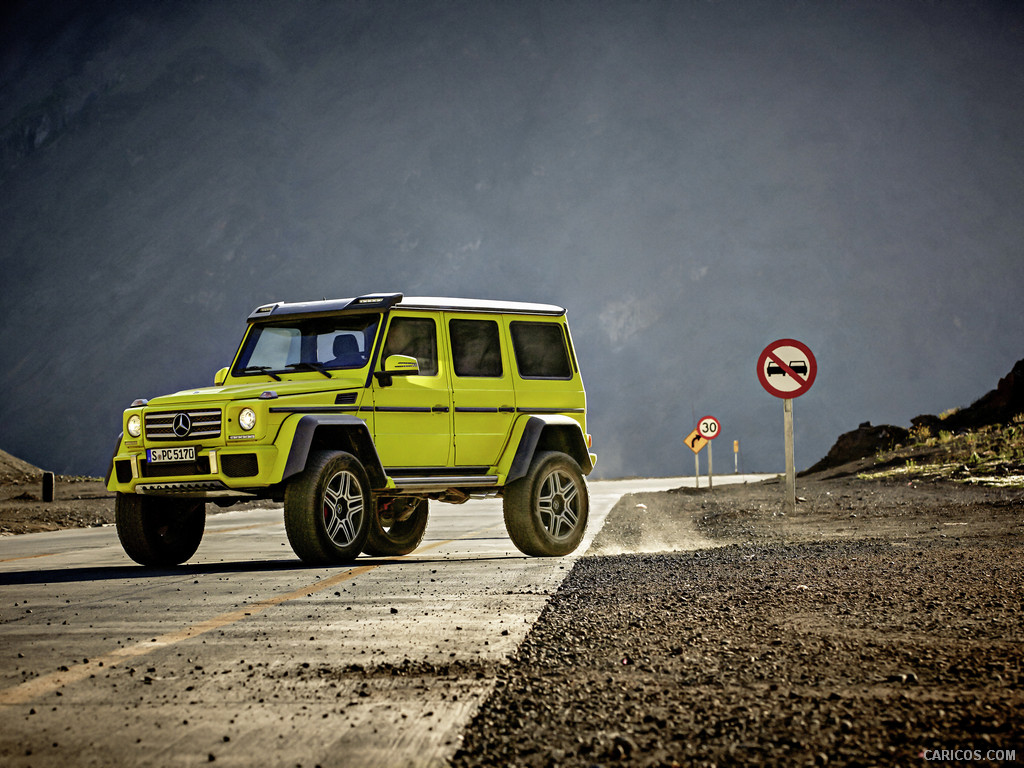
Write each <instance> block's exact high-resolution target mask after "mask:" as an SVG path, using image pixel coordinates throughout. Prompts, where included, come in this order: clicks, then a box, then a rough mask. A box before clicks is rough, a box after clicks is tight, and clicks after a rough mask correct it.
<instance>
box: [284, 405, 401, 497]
mask: <svg viewBox="0 0 1024 768" xmlns="http://www.w3.org/2000/svg"><path fill="white" fill-rule="evenodd" d="M321 448H324V449H329V448H335V449H337V450H343V451H348V452H349V453H351V454H353V455H354V456H355V457H356V458H358V459H359V461H361V462H362V464H363V467H364V468H365V469H366V474H367V475H368V476H369V478H370V485H371V486H372V487H373V488H384V487H385V486H386V485H387V482H388V477H387V473H386V472H384V465H383V464H381V461H380V456H379V455H378V454H377V446H376V445H375V444H374V442H373V436H372V435H371V434H370V428H369V427H367V426H366V422H365V421H363V420H362V419H360V418H358V417H357V416H348V415H345V414H309V415H306V416H303V417H302V418H300V419H299V423H298V424H297V425H296V426H295V434H294V435H293V436H292V444H291V447H290V448H289V450H288V460H287V461H286V462H285V466H284V474H282V475H281V480H282V482H283V481H285V480H287V479H288V478H289V477H292V476H294V475H297V474H299V473H300V472H302V470H304V469H305V468H306V460H307V459H308V458H309V452H310V451H311V450H318V449H321Z"/></svg>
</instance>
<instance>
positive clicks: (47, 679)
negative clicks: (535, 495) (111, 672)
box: [0, 525, 497, 707]
mask: <svg viewBox="0 0 1024 768" xmlns="http://www.w3.org/2000/svg"><path fill="white" fill-rule="evenodd" d="M496 527H497V525H490V526H488V527H486V528H481V529H480V530H477V531H472V532H471V533H467V534H465V535H463V536H459V537H458V538H455V539H445V540H444V541H438V542H435V543H433V544H428V545H426V546H423V547H420V549H419V550H417V551H423V550H427V549H436V548H437V547H442V546H444V545H445V544H451V543H452V542H455V541H458V540H459V539H464V538H469V537H471V536H477V535H479V534H481V533H484V532H486V531H489V530H491V529H493V528H496ZM40 557H42V555H40ZM382 565H385V563H376V564H372V565H361V566H357V567H355V568H350V569H349V570H347V571H344V572H343V573H339V574H336V575H334V576H331V577H330V578H328V579H324V580H323V581H317V582H315V583H313V584H308V585H306V586H304V587H300V588H299V589H295V590H292V591H291V592H287V593H285V594H283V595H278V596H276V597H271V598H268V599H267V600H261V601H260V602H258V603H253V604H251V605H246V606H243V607H241V608H238V609H237V610H234V611H229V612H228V613H222V614H221V615H219V616H214V617H213V618H212V619H207V620H206V621H201V622H199V623H198V624H192V625H191V626H188V627H185V628H183V629H179V630H177V631H175V632H168V633H167V634H163V635H160V636H159V637H155V638H153V639H152V640H150V641H149V642H143V643H136V644H135V645H130V646H126V647H124V648H118V649H116V650H114V651H111V652H110V653H108V654H106V655H104V656H101V657H99V658H97V659H90V660H89V661H86V662H82V663H81V664H76V665H74V666H73V667H68V668H66V669H63V670H58V671H57V672H51V673H50V674H48V675H42V676H40V677H36V678H33V679H32V680H27V681H25V682H24V683H20V684H18V685H14V686H11V687H10V688H5V689H3V690H0V707H5V706H6V707H9V706H13V705H16V704H24V703H26V702H29V701H33V700H34V699H38V698H40V697H41V696H44V695H45V694H47V693H50V692H52V691H55V690H57V689H58V688H61V687H62V686H65V685H70V684H71V683H77V682H79V681H80V680H85V679H86V678H88V677H89V676H90V675H95V674H96V673H97V672H98V671H99V670H101V669H109V668H110V667H116V666H117V665H118V664H122V663H124V662H126V661H128V660H130V659H134V658H137V657H139V656H145V655H147V654H149V653H152V652H153V651H155V650H157V649H160V648H166V647H167V646H170V645H175V644H176V643H180V642H182V641H184V640H190V639H192V638H193V637H198V636H199V635H204V634H206V633H207V632H212V631H213V630H215V629H221V628H223V627H226V626H227V625H229V624H234V623H236V622H239V621H242V620H243V619H247V618H250V617H252V616H256V615H258V614H260V613H263V612H264V611H266V610H267V609H268V608H273V607H274V606H276V605H281V604H282V603H287V602H289V601H290V600H297V599H299V598H303V597H308V596H310V595H313V594H315V593H317V592H322V591H323V590H325V589H330V588H331V587H333V586H335V585H337V584H340V583H341V582H343V581H347V580H348V579H352V578H355V577H356V576H360V575H362V574H364V573H367V572H368V571H372V570H374V569H376V568H380V567H381V566H382Z"/></svg>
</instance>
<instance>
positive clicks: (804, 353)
mask: <svg viewBox="0 0 1024 768" xmlns="http://www.w3.org/2000/svg"><path fill="white" fill-rule="evenodd" d="M817 375H818V362H817V361H816V360H815V359H814V354H813V353H812V352H811V350H810V349H809V348H808V346H807V345H806V344H804V343H802V342H799V341H797V340H796V339H778V340H776V341H773V342H772V343H771V344H769V345H768V346H767V347H765V348H764V351H762V352H761V356H760V357H759V358H758V359H757V379H758V381H760V382H761V386H762V387H764V388H765V389H766V390H767V391H768V394H770V395H774V396H775V397H781V398H783V399H784V400H791V399H792V398H794V397H800V395H802V394H804V392H806V391H807V390H808V389H810V388H811V385H812V384H813V383H814V378H815V377H816V376H817Z"/></svg>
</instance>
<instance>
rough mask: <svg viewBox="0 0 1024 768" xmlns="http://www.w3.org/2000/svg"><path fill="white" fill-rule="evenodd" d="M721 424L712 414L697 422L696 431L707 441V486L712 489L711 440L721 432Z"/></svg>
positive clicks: (713, 483) (713, 482) (713, 484)
mask: <svg viewBox="0 0 1024 768" xmlns="http://www.w3.org/2000/svg"><path fill="white" fill-rule="evenodd" d="M721 430H722V425H721V424H719V423H718V419H716V418H715V417H714V416H705V417H704V418H703V419H701V420H700V421H698V422H697V433H698V434H699V435H700V436H701V437H703V438H705V440H707V441H708V488H709V489H713V488H714V487H715V481H714V479H713V478H714V471H713V470H712V468H711V441H712V440H714V439H715V438H716V437H718V433H719V432H721Z"/></svg>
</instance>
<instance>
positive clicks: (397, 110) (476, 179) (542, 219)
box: [0, 0, 1024, 477]
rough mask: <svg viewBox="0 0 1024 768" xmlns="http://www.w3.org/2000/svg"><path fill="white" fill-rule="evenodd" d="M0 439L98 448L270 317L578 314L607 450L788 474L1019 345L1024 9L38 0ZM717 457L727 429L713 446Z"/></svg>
mask: <svg viewBox="0 0 1024 768" xmlns="http://www.w3.org/2000/svg"><path fill="white" fill-rule="evenodd" d="M5 8H6V10H4V11H2V12H0V13H2V16H0V18H2V26H0V30H2V31H0V127H2V133H0V448H2V449H4V450H6V451H8V452H10V453H13V454H15V455H17V456H19V457H21V458H24V459H26V460H28V461H31V462H32V463H34V464H37V465H40V466H42V467H44V468H48V469H52V470H55V471H58V472H74V473H90V474H103V473H104V472H105V471H106V466H107V461H108V459H109V456H110V453H111V452H112V450H113V447H114V441H115V438H116V436H117V434H118V432H119V431H120V412H121V410H122V409H123V408H124V407H126V406H127V405H128V404H129V403H130V402H131V401H132V400H133V399H134V398H136V397H152V396H154V395H157V394H161V393H165V392H169V391H173V390H176V389H180V388H184V387H190V386H195V385H200V384H208V383H211V382H212V378H213V373H214V371H215V370H216V369H217V368H219V367H221V366H222V365H226V364H227V363H228V362H229V360H230V357H231V355H232V353H233V351H234V349H235V346H236V344H237V342H238V340H239V338H240V336H241V333H242V331H243V329H244V319H245V316H246V314H247V313H248V312H249V311H250V310H251V309H252V308H253V307H255V306H256V305H258V304H260V303H263V302H266V301H269V300H276V299H283V300H291V301H294V300H305V299H313V298H321V297H324V296H327V297H343V296H352V295H357V294H360V293H365V292H371V291H402V292H405V293H406V294H407V295H416V294H421V295H422V294H427V295H435V294H436V295H454V296H471V297H484V298H496V299H522V300H535V301H544V302H552V303H556V304H561V305H563V306H565V307H567V308H568V310H569V318H570V323H571V326H572V329H573V334H574V338H575V342H576V347H577V353H578V357H579V360H580V364H581V367H582V369H583V373H584V381H585V383H586V386H587V390H588V393H589V396H590V409H591V410H590V414H591V417H590V429H591V431H592V432H593V434H594V437H595V445H594V447H595V450H596V451H597V452H598V454H599V465H598V471H599V474H600V475H601V476H605V477H612V476H621V475H631V474H639V475H648V474H650V475H667V474H674V473H691V472H692V471H693V459H692V454H691V453H690V452H689V450H687V449H686V448H685V447H684V446H683V444H682V438H683V437H684V436H685V435H686V433H688V432H689V431H690V430H691V429H692V428H693V427H694V426H695V422H696V419H698V418H700V417H701V416H704V415H706V414H712V415H715V416H716V417H718V418H719V420H720V421H721V423H722V434H721V439H719V440H718V441H717V443H716V445H717V447H718V450H717V451H716V456H715V458H716V462H715V467H716V470H718V471H731V470H732V465H733V457H732V441H733V440H736V439H738V440H740V441H741V468H742V469H743V470H746V471H781V470H782V469H783V466H784V460H783V451H782V448H783V445H782V402H781V401H780V400H777V399H775V398H773V397H771V396H770V395H768V394H767V393H766V392H765V391H764V390H763V389H762V388H761V386H760V384H759V383H758V381H757V377H756V374H755V370H754V368H755V363H756V361H757V356H758V354H759V353H760V351H761V349H762V348H763V347H764V346H765V345H766V344H767V343H768V342H770V341H772V340H774V339H776V338H780V337H793V338H796V339H799V340H801V341H803V342H805V343H806V344H808V345H809V346H810V348H811V349H812V350H813V351H814V353H815V354H816V356H817V359H818V363H819V373H818V378H817V381H816V382H815V384H814V387H813V388H812V389H811V391H810V392H809V393H808V394H806V395H804V396H803V397H801V398H800V399H798V400H797V401H796V402H795V415H796V453H797V466H798V468H804V467H807V466H809V465H810V464H812V463H814V462H815V461H817V460H818V459H819V458H821V456H823V455H824V454H825V453H826V452H827V450H828V448H829V447H830V446H831V444H832V443H833V441H834V440H835V438H836V436H837V435H838V434H839V433H841V432H844V431H847V430H849V429H853V428H855V427H856V426H857V425H858V423H860V422H862V421H866V420H870V421H872V422H874V423H876V424H877V423H895V424H900V425H904V426H906V425H907V424H908V422H909V420H910V419H911V418H912V417H913V416H915V415H918V414H920V413H926V412H928V413H936V412H939V411H942V410H945V409H948V408H952V407H956V406H964V405H968V404H969V403H970V402H971V401H973V400H974V399H976V398H977V397H979V396H981V395H982V394H984V393H985V392H986V391H987V390H989V389H991V388H992V387H994V386H995V384H996V382H997V380H998V379H999V377H1000V376H1002V375H1004V374H1005V373H1007V372H1008V371H1009V370H1010V368H1011V367H1012V366H1013V364H1014V362H1015V361H1016V360H1018V359H1020V358H1021V357H1024V301H1022V299H1021V294H1022V288H1024V245H1022V244H1024V206H1022V203H1024V11H1022V8H1021V4H1019V3H999V2H961V1H956V2H953V1H950V2H941V1H936V2H925V1H924V0H920V1H919V0H908V1H907V2H889V1H888V0H883V1H881V2H842V3H840V2H818V1H817V0H814V1H813V2H812V1H810V0H809V1H808V2H696V1H695V2H674V3H670V2H624V1H621V2H593V1H587V2H559V1H558V0H547V1H543V2H532V1H527V0H522V1H518V2H511V1H505V2H478V1H476V0H474V1H473V2H431V1H429V0H428V1H416V2H413V1H411V0H410V1H409V2H379V1H377V0H375V1H374V2H326V1H320V2H314V1H312V0H296V1H293V2H285V1H284V0H281V1H280V2H260V1H259V0H255V1H254V0H245V1H244V2H217V1H211V2H182V1H181V0H175V1H174V2H145V3H136V2H104V3H93V2H45V1H41V2H27V1H24V0H23V1H22V2H15V3H13V4H12V3H8V4H7V5H6V6H5ZM702 464H703V457H702Z"/></svg>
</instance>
